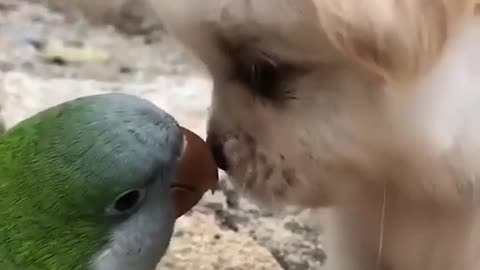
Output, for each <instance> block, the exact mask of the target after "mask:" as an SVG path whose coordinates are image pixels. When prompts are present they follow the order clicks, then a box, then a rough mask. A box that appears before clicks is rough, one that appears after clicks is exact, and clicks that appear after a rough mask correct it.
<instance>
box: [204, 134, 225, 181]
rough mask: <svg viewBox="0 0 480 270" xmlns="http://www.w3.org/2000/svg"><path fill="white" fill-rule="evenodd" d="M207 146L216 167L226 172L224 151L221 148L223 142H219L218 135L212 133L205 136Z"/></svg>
mask: <svg viewBox="0 0 480 270" xmlns="http://www.w3.org/2000/svg"><path fill="white" fill-rule="evenodd" d="M207 144H208V145H209V147H210V149H211V151H212V154H213V157H214V158H215V162H216V163H217V167H218V168H220V169H222V170H224V171H226V170H227V169H228V162H227V157H226V156H225V151H224V147H223V142H222V141H221V140H220V138H219V137H218V135H216V134H215V133H212V132H208V134H207Z"/></svg>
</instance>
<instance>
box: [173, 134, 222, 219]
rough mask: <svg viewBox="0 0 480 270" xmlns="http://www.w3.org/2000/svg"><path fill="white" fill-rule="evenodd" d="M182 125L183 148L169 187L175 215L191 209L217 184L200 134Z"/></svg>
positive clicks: (214, 165)
mask: <svg viewBox="0 0 480 270" xmlns="http://www.w3.org/2000/svg"><path fill="white" fill-rule="evenodd" d="M182 129H183V134H184V151H183V154H182V156H181V158H180V161H179V164H178V165H177V166H178V167H177V172H176V177H175V179H174V181H173V183H172V185H171V190H170V193H171V195H172V199H173V205H174V213H175V217H176V218H179V217H181V216H182V215H184V214H185V213H186V212H188V211H189V210H190V209H192V208H193V207H194V206H195V205H196V204H197V203H198V202H199V201H200V199H201V198H202V197H203V194H205V192H207V191H208V190H212V191H215V190H216V189H217V187H218V170H217V166H216V164H215V160H214V158H213V155H212V153H211V151H210V148H209V147H208V145H207V144H206V143H205V141H204V140H203V139H202V138H201V137H200V136H198V135H196V134H195V133H193V132H192V131H190V130H188V129H186V128H182Z"/></svg>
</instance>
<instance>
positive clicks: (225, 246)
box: [157, 212, 283, 270]
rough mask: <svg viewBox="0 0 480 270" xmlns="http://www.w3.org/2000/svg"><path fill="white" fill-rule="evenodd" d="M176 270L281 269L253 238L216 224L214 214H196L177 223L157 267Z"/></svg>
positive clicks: (159, 269)
mask: <svg viewBox="0 0 480 270" xmlns="http://www.w3.org/2000/svg"><path fill="white" fill-rule="evenodd" d="M157 269H158V270H162V269H175V270H191V269H196V270H247V269H248V270H281V269H283V268H282V267H281V266H280V265H279V264H278V263H277V261H276V260H275V259H274V258H273V257H272V255H271V253H270V252H269V251H268V250H267V249H266V248H263V247H260V246H259V245H258V244H257V243H256V242H255V241H254V240H253V239H251V238H250V237H248V236H244V235H241V234H238V233H234V232H232V231H228V230H223V229H221V228H219V227H218V226H217V225H216V224H215V220H214V217H213V216H212V215H205V214H202V213H199V212H194V213H193V214H192V215H191V216H185V217H182V218H181V219H179V220H178V221H177V225H176V229H175V237H174V238H173V239H172V243H171V247H170V250H169V252H168V253H167V255H166V256H165V257H164V258H163V260H162V262H161V263H160V265H159V266H158V268H157Z"/></svg>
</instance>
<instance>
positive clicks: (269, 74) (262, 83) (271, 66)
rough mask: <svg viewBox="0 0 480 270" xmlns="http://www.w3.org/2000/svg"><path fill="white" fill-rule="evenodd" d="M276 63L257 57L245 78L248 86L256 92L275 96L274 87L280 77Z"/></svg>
mask: <svg viewBox="0 0 480 270" xmlns="http://www.w3.org/2000/svg"><path fill="white" fill-rule="evenodd" d="M278 75H279V69H278V66H277V65H276V63H274V62H273V61H271V60H269V59H264V58H260V59H257V61H255V62H254V63H253V64H252V65H251V70H250V74H249V78H248V80H247V82H248V86H249V87H250V88H251V89H253V90H255V92H256V94H258V95H260V96H262V97H265V98H272V97H274V96H275V88H276V86H277V83H278V82H279V80H280V78H279V77H278Z"/></svg>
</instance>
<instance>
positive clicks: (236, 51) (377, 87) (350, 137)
mask: <svg viewBox="0 0 480 270" xmlns="http://www.w3.org/2000/svg"><path fill="white" fill-rule="evenodd" d="M151 1H152V3H153V6H155V8H156V11H157V12H158V13H159V14H160V16H161V17H162V18H163V19H164V20H165V22H166V24H167V25H168V27H169V29H170V30H171V31H172V33H174V34H175V35H176V36H177V37H178V39H179V40H180V41H181V42H183V43H184V44H185V45H186V46H187V47H189V48H190V49H191V50H192V51H193V52H194V53H195V54H196V55H197V56H198V57H199V58H200V59H201V60H202V61H203V62H204V63H205V65H206V67H207V68H208V70H209V71H210V73H211V75H212V78H213V80H214V92H213V97H212V112H211V118H210V121H209V130H210V132H212V133H215V134H216V135H218V136H220V137H221V138H222V140H223V142H224V146H225V154H226V156H227V158H228V161H229V164H230V167H229V168H230V169H229V174H230V175H231V176H232V180H233V182H234V183H235V184H236V186H237V187H238V189H239V190H241V191H243V192H244V193H245V194H247V195H249V196H250V197H251V198H253V199H254V200H256V201H257V202H259V203H261V204H264V205H267V206H274V207H279V206H282V205H298V206H302V207H330V208H331V209H332V216H331V218H330V219H329V223H330V224H329V225H330V226H329V228H330V233H329V234H328V235H331V236H333V238H332V239H329V241H328V243H326V247H327V249H328V250H327V254H328V259H327V268H328V269H333V270H372V269H383V270H387V269H388V270H473V269H479V268H480V262H479V258H480V253H479V251H480V235H479V233H480V223H479V217H480V213H479V211H478V209H479V206H480V204H479V203H480V201H479V200H478V196H480V195H479V194H478V193H479V189H480V183H479V179H478V178H479V177H480V50H479V48H480V19H478V18H476V17H475V14H474V13H475V5H476V3H475V0H435V1H423V0H396V1H394V0H383V1H372V0H279V1H266V0H258V1H251V0H203V1H193V0H177V1H167V0H151ZM262 58H266V59H267V60H268V61H271V62H272V63H273V65H278V66H282V65H287V66H288V67H289V69H288V71H286V72H285V73H282V74H281V76H280V77H279V80H281V81H282V83H281V86H280V87H277V88H276V90H275V91H280V92H281V91H285V90H288V96H287V97H288V98H286V97H284V99H282V97H280V98H278V99H274V98H269V97H265V96H261V95H260V94H259V93H258V91H259V89H249V87H248V85H250V84H248V82H247V83H245V82H244V81H242V80H241V79H239V78H238V77H237V76H236V74H237V73H238V72H236V70H237V69H238V67H237V66H238V65H246V66H247V67H248V65H251V66H252V67H253V68H255V63H256V61H258V59H262ZM260 76H261V75H260ZM242 78H244V77H242ZM247 78H248V76H247ZM275 78H276V77H275ZM260 90H261V89H260ZM291 97H293V98H291Z"/></svg>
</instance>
